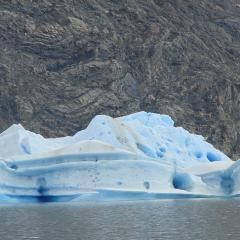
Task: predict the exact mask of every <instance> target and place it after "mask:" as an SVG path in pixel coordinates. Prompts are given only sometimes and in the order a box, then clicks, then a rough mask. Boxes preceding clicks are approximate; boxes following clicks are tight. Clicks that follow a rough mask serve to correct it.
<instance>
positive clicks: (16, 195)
mask: <svg viewBox="0 0 240 240" xmlns="http://www.w3.org/2000/svg"><path fill="white" fill-rule="evenodd" d="M239 165H240V163H239V162H233V161H232V160H231V159H229V158H228V157H227V156H226V155H224V154H223V153H222V152H220V151H219V150H217V149H215V148H214V147H213V146H212V145H211V144H209V143H207V142H206V141H205V140H204V138H203V137H202V136H199V135H195V134H191V133H189V132H188V131H186V130H185V129H183V128H181V127H175V126H174V122H173V120H172V119H171V118H170V117H169V116H167V115H160V114H155V113H146V112H138V113H135V114H131V115H128V116H124V117H120V118H111V117H108V116H104V115H99V116H96V117H95V118H93V120H92V121H91V122H90V124H89V126H88V127H87V128H86V129H85V130H82V131H80V132H78V133H76V134H75V135H74V136H71V137H70V136H68V137H63V138H56V139H46V138H44V137H43V136H41V135H39V134H35V133H32V132H30V131H27V130H25V129H24V128H23V127H22V126H21V125H12V126H11V127H10V128H8V129H7V130H6V131H4V132H3V133H1V134H0V202H11V201H12V202H18V201H30V202H32V201H37V202H38V201H80V200H119V199H123V200H129V199H156V198H180V197H215V196H224V197H226V196H227V197H232V196H238V195H239V194H240V184H239V183H240V174H239V173H240V166H239Z"/></svg>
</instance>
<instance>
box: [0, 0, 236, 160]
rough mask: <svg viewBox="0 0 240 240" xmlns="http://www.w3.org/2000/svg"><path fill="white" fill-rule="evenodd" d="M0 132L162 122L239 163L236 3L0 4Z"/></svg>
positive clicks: (57, 132) (89, 0)
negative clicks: (110, 120) (141, 118)
mask: <svg viewBox="0 0 240 240" xmlns="http://www.w3.org/2000/svg"><path fill="white" fill-rule="evenodd" d="M0 51H1V53H0V130H4V129H6V128H7V127H9V125H10V124H12V123H14V122H21V123H22V124H23V125H24V126H25V127H26V128H28V129H30V130H34V131H35V132H39V133H41V134H43V135H45V136H62V135H66V134H73V133H75V132H76V131H78V130H80V129H81V128H83V127H85V126H86V125H87V124H88V122H89V120H90V119H91V118H92V117H93V116H94V115H96V114H108V115H111V116H119V115H125V114H129V113H132V112H136V111H140V110H145V111H151V112H158V113H165V114H169V115H171V116H172V117H173V119H174V120H175V121H176V124H177V125H182V126H183V127H185V128H186V129H188V130H190V131H192V132H195V133H201V134H202V135H204V136H205V137H206V139H207V140H208V141H209V142H211V143H213V144H214V145H215V146H216V147H218V148H219V149H221V150H222V151H224V152H225V153H226V154H228V155H229V156H231V157H233V158H234V159H236V158H237V157H240V77H239V76H240V2H239V0H202V1H195V0H147V1H146V0H123V1H119V0H111V1H110V0H77V1H76V0H61V1H60V0H41V1H36V0H8V1H5V0H0Z"/></svg>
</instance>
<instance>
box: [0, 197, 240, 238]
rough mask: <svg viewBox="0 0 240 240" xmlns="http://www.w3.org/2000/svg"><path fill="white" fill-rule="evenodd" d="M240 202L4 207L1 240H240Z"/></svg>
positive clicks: (145, 202)
mask: <svg viewBox="0 0 240 240" xmlns="http://www.w3.org/2000/svg"><path fill="white" fill-rule="evenodd" d="M239 226H240V199H230V200H229V199H228V200H224V199H210V200H209V199H195V200H190V199H185V200H179V199H178V200H158V201H139V202H118V203H71V204H60V203H58V204H39V205H37V204H36V205H18V206H14V207H13V206H0V239H1V240H23V239H24V240H26V239H42V240H61V239H63V240H71V239H74V240H78V239H79V240H103V239H104V240H120V239H124V240H128V239H130V240H140V239H142V240H148V239H169V240H175V239H176V240H178V239H179V240H183V239H184V240H186V239H191V240H199V239H202V240H206V239H209V240H215V239H216V240H226V239H227V240H231V239H234V240H238V239H240V227H239Z"/></svg>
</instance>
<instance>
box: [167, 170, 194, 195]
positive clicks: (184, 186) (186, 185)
mask: <svg viewBox="0 0 240 240" xmlns="http://www.w3.org/2000/svg"><path fill="white" fill-rule="evenodd" d="M172 185H173V187H174V188H176V189H180V190H185V191H190V190H191V189H192V188H193V180H192V178H191V177H190V176H189V175H188V174H187V173H176V174H175V175H174V176H173V179H172Z"/></svg>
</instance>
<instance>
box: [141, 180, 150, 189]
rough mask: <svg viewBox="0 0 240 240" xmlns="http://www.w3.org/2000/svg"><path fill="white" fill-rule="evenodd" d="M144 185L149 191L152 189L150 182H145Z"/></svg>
mask: <svg viewBox="0 0 240 240" xmlns="http://www.w3.org/2000/svg"><path fill="white" fill-rule="evenodd" d="M143 185H144V187H145V188H146V189H147V190H148V189H150V183H149V182H148V181H145V182H144V183H143Z"/></svg>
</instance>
